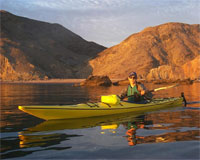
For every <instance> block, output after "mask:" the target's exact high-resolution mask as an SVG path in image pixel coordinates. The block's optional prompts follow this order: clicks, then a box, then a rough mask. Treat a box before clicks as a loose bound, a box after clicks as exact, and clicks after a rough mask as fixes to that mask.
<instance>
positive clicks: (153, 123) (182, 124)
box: [19, 110, 200, 148]
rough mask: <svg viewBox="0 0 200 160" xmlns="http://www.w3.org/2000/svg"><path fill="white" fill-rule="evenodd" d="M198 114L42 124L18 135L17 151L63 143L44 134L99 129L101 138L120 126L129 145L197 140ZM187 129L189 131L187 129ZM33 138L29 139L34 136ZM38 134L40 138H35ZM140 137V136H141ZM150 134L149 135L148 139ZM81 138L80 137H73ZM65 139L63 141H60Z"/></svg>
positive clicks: (185, 113)
mask: <svg viewBox="0 0 200 160" xmlns="http://www.w3.org/2000/svg"><path fill="white" fill-rule="evenodd" d="M198 117H199V112H196V111H191V110H189V111H176V112H160V113H152V114H147V115H140V116H138V115H133V114H130V115H127V114H124V115H113V116H104V117H94V118H84V119H72V120H57V121H45V122H43V123H41V124H39V125H36V126H35V127H31V128H28V129H27V130H26V131H23V132H20V133H19V139H20V142H19V144H20V147H21V148H24V147H35V146H48V145H55V144H57V142H58V141H59V142H60V141H63V140H66V136H63V134H45V135H43V134H42V132H44V131H54V130H56V131H57V130H66V129H67V130H71V129H84V128H91V127H96V126H100V127H101V134H102V135H103V134H105V132H106V130H107V131H108V132H110V133H113V134H117V130H118V129H119V126H120V125H121V126H123V128H124V132H125V135H124V136H123V137H125V138H126V139H127V142H128V145H130V146H134V145H136V144H142V143H166V142H176V141H191V140H200V133H199V130H198V128H199V127H200V122H199V119H198ZM189 128H192V130H191V129H189ZM138 130H140V131H141V130H143V131H144V133H145V132H146V134H147V135H145V134H144V133H143V135H140V134H137V131H138ZM153 130H157V131H159V132H161V131H162V134H156V135H154V134H153V135H152V131H153ZM33 133H34V135H31V134H33ZM36 133H40V134H38V135H37V134H36ZM140 133H142V132H140ZM148 134H150V135H148ZM74 136H80V135H74ZM63 137H64V138H63Z"/></svg>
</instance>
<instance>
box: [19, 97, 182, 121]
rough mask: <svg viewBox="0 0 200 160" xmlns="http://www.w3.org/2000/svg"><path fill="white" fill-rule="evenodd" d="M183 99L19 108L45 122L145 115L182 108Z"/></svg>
mask: <svg viewBox="0 0 200 160" xmlns="http://www.w3.org/2000/svg"><path fill="white" fill-rule="evenodd" d="M182 103H183V98H182V97H178V98H164V99H154V100H152V101H151V102H149V103H146V104H138V103H129V102H125V101H119V102H118V103H116V104H114V103H113V104H108V103H104V102H97V103H82V104H76V105H33V106H19V107H18V108H19V109H20V110H22V111H24V112H26V113H29V114H31V115H33V116H36V117H38V118H41V119H45V120H53V119H54V120H55V119H72V118H85V117H97V116H106V115H114V114H124V113H130V112H133V113H134V114H143V113H146V112H150V111H155V110H159V109H165V108H171V107H177V106H181V105H182Z"/></svg>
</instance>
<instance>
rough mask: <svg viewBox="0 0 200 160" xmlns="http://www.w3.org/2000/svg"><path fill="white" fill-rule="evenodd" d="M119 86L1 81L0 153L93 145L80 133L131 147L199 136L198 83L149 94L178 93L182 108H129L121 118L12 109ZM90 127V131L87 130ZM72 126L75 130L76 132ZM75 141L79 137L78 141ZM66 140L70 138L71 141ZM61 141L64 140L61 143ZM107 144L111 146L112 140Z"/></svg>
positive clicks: (93, 95)
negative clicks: (139, 111)
mask: <svg viewBox="0 0 200 160" xmlns="http://www.w3.org/2000/svg"><path fill="white" fill-rule="evenodd" d="M146 86H147V87H148V88H149V89H153V88H159V87H162V86H165V85H153V84H146ZM124 87H125V86H112V87H109V88H103V87H99V88H98V87H97V88H86V87H72V85H69V84H1V102H0V104H1V107H0V112H1V128H0V129H1V153H2V155H1V158H14V157H23V156H25V155H26V156H28V155H31V153H33V152H37V151H40V152H41V151H45V150H54V151H56V150H70V149H72V148H77V147H78V146H79V145H82V147H83V145H85V144H87V145H86V147H88V146H90V147H91V148H92V147H93V148H95V147H96V146H99V144H98V143H99V142H98V141H95V142H92V140H88V141H86V140H85V137H92V136H93V135H95V138H96V139H99V138H100V136H102V137H106V136H108V137H109V138H110V139H113V141H116V139H115V137H116V136H117V137H120V138H121V139H123V140H121V139H118V140H121V141H120V142H116V143H115V144H116V145H118V146H121V145H122V143H124V142H125V144H126V145H127V146H129V145H131V146H134V147H137V145H140V144H149V143H157V144H159V143H169V142H177V141H182V142H187V141H199V138H200V133H199V127H200V121H199V113H200V111H199V110H198V108H199V107H200V106H199V101H200V97H199V96H200V90H199V87H200V83H195V84H193V85H181V86H178V87H176V88H171V89H169V90H163V91H159V92H156V93H155V97H177V96H180V93H181V92H184V93H185V96H186V99H187V101H188V102H189V105H188V106H187V108H188V109H183V108H181V109H180V108H179V109H173V110H171V111H165V112H160V111H159V112H154V113H149V114H145V115H142V116H141V115H140V116H139V115H133V114H132V113H131V114H130V115H129V114H125V115H123V116H121V117H118V116H112V117H110V116H109V117H102V118H88V119H87V118H86V119H77V120H69V121H43V120H40V119H38V118H35V117H33V116H31V115H28V114H26V113H23V112H21V111H19V110H18V109H17V106H18V105H30V104H35V105H36V104H77V103H84V102H87V101H88V100H92V101H99V99H100V96H101V95H108V94H118V93H119V92H120V91H121V90H122V89H123V88H124ZM194 102H195V103H194ZM195 108H196V109H195ZM91 128H93V129H94V130H92V131H88V130H90V129H91ZM76 130H79V131H80V130H81V133H79V132H78V134H77V133H76ZM88 132H89V133H88ZM97 132H99V135H97ZM107 133H108V134H107ZM110 134H112V135H110ZM79 140H81V141H82V143H81V144H79ZM72 141H73V142H74V143H71V142H72ZM65 142H66V143H65ZM63 143H64V144H65V145H61V144H63ZM105 143H106V142H105ZM186 145H189V146H190V145H191V144H190V143H187V144H186ZM109 146H111V147H112V144H110V145H109ZM104 147H105V146H103V147H102V148H103V149H104ZM83 148H84V147H83ZM106 149H109V148H108V147H107V148H106ZM99 154H100V153H99ZM32 158H33V157H32ZM72 158H73V157H72Z"/></svg>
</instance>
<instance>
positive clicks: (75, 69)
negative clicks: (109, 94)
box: [0, 10, 106, 80]
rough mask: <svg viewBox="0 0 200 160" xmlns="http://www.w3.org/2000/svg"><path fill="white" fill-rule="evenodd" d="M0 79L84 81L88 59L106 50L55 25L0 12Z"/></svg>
mask: <svg viewBox="0 0 200 160" xmlns="http://www.w3.org/2000/svg"><path fill="white" fill-rule="evenodd" d="M0 17H1V41H0V46H1V48H0V53H1V54H0V60H1V71H0V79H2V80H34V79H47V78H86V77H88V75H90V74H91V67H90V66H89V65H88V60H89V59H91V58H94V57H95V56H97V53H99V52H101V51H103V50H104V49H106V48H105V47H103V46H101V45H98V44H96V43H94V42H88V41H86V40H84V39H83V38H81V37H80V36H78V35H76V34H75V33H73V32H71V31H70V30H68V29H66V28H64V27H63V26H61V25H59V24H51V23H47V22H41V21H37V20H32V19H29V18H24V17H20V16H16V15H13V14H11V13H9V12H7V11H3V10H1V11H0Z"/></svg>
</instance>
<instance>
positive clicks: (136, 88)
mask: <svg viewBox="0 0 200 160" xmlns="http://www.w3.org/2000/svg"><path fill="white" fill-rule="evenodd" d="M128 80H129V83H130V84H129V85H128V87H127V88H126V89H124V90H123V91H122V92H121V94H120V95H118V96H119V98H120V99H121V100H123V99H125V98H127V100H128V102H132V103H134V102H135V103H146V102H147V101H146V100H147V98H146V95H147V93H148V91H147V90H146V88H145V86H144V85H143V84H141V83H138V82H137V74H136V72H131V73H130V74H129V76H128ZM150 97H152V95H150ZM150 97H149V95H148V99H149V98H150Z"/></svg>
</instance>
